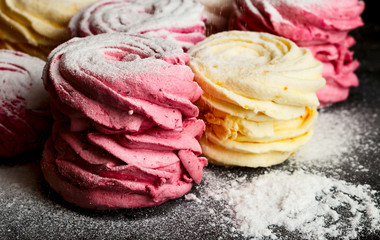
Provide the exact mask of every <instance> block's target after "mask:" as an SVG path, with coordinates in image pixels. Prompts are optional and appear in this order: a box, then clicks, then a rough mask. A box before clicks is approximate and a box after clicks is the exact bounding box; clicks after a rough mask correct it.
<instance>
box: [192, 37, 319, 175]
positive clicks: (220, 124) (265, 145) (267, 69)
mask: <svg viewBox="0 0 380 240" xmlns="http://www.w3.org/2000/svg"><path fill="white" fill-rule="evenodd" d="M189 54H190V55H191V61H190V64H189V66H190V67H191V68H192V70H193V71H194V73H195V80H196V81H197V82H198V84H199V85H200V86H201V88H202V89H203V91H204V92H205V93H204V94H203V96H202V97H201V99H200V101H199V107H200V109H201V111H202V114H203V116H204V119H205V121H206V126H207V127H206V133H205V136H204V137H203V138H202V139H201V145H202V149H203V153H204V154H205V155H206V156H208V157H209V158H210V161H211V162H213V163H216V164H223V165H238V166H249V167H259V166H270V165H273V164H277V163H280V162H283V161H284V160H286V159H287V158H288V157H289V156H290V155H291V154H292V153H293V152H294V151H296V149H297V148H299V147H300V146H301V145H302V144H304V143H305V142H306V141H307V140H308V139H309V138H310V136H311V134H312V132H313V125H314V122H315V120H316V117H317V114H318V113H317V111H316V107H317V106H318V105H319V101H318V98H317V96H316V94H315V92H316V91H317V90H319V89H321V88H322V87H323V86H324V84H325V79H324V78H323V77H322V75H321V71H322V64H321V63H320V62H318V61H317V60H315V59H314V58H313V56H312V54H311V52H310V51H309V50H307V49H304V48H299V47H298V46H297V45H296V44H295V43H293V42H292V41H290V40H287V39H285V38H282V37H277V36H274V35H271V34H266V33H255V32H242V31H231V32H222V33H219V34H215V35H212V36H211V37H209V38H207V39H206V40H204V41H202V42H200V43H198V44H197V45H196V46H194V47H193V48H192V49H190V51H189Z"/></svg>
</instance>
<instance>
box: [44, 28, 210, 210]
mask: <svg viewBox="0 0 380 240" xmlns="http://www.w3.org/2000/svg"><path fill="white" fill-rule="evenodd" d="M188 61H189V57H188V56H187V55H186V54H185V53H184V52H183V50H182V49H181V48H180V47H179V46H177V45H175V44H172V43H171V42H168V41H165V40H162V39H160V38H152V37H148V36H144V35H128V34H124V33H111V34H100V35H96V36H90V37H86V38H74V39H72V40H70V41H68V42H66V43H64V44H62V45H60V46H59V47H57V48H56V49H55V50H54V51H53V52H52V53H51V54H50V56H49V58H48V63H47V65H46V67H45V70H44V74H43V80H44V84H45V87H46V88H47V90H48V92H49V93H50V95H51V99H52V111H53V115H54V117H55V120H56V121H55V124H54V127H53V135H52V136H51V138H50V139H49V140H48V142H47V144H46V146H45V150H44V154H43V159H42V162H41V166H42V170H43V173H44V176H45V179H46V180H47V182H48V183H49V184H50V185H51V187H52V188H53V189H54V190H55V191H57V192H58V193H59V194H61V195H62V196H63V198H64V199H65V200H67V201H69V202H72V203H74V204H76V205H78V206H81V207H85V208H96V209H110V208H135V207H146V206H154V205H158V204H161V203H163V202H165V201H167V200H169V199H173V198H178V197H180V196H182V195H184V194H185V193H187V192H188V191H190V189H191V187H192V185H193V183H199V182H200V181H201V178H202V169H203V167H204V166H206V165H207V160H206V159H205V158H202V157H198V155H199V154H201V148H200V145H199V143H198V141H197V139H198V138H199V137H200V136H201V135H202V133H203V131H204V128H205V126H204V123H203V121H202V120H198V119H196V117H197V115H198V108H197V107H196V106H195V105H194V104H193V102H194V101H196V100H197V99H198V98H199V97H200V96H201V94H202V90H201V89H200V88H199V86H198V85H197V84H196V83H195V82H194V81H193V73H192V71H191V69H190V68H189V67H188V66H186V63H187V62H188Z"/></svg>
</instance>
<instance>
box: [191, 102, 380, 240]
mask: <svg viewBox="0 0 380 240" xmlns="http://www.w3.org/2000/svg"><path fill="white" fill-rule="evenodd" d="M376 121H378V116H377V114H376V113H371V112H365V111H361V109H360V108H358V109H355V108H353V109H351V110H350V111H347V110H331V109H328V108H327V109H321V110H320V116H319V119H318V121H317V124H316V126H315V129H316V131H315V134H314V136H313V138H312V139H311V140H310V142H309V143H307V144H306V145H305V146H304V147H303V148H302V149H301V150H300V151H298V152H297V153H296V154H295V155H294V156H293V157H292V158H291V159H289V160H288V161H287V162H285V164H284V165H283V166H279V167H277V168H276V169H274V168H269V169H266V170H265V171H264V173H260V171H259V172H257V173H256V174H253V175H256V176H255V177H252V174H251V173H248V172H246V174H243V175H241V174H240V177H236V174H234V173H229V174H217V172H218V171H209V170H208V169H206V172H205V174H204V180H203V184H204V185H203V187H202V188H201V190H200V197H199V198H197V197H196V196H192V198H188V200H193V201H196V202H197V203H198V204H199V203H202V204H203V205H205V206H206V205H207V204H210V202H213V201H214V202H215V201H216V202H218V204H217V205H219V206H221V207H220V208H221V209H223V210H222V215H223V217H220V212H214V208H215V206H213V207H212V208H213V209H212V210H211V211H210V212H211V214H212V216H213V218H214V221H219V223H218V224H220V225H225V228H227V227H229V225H230V223H233V225H234V227H233V228H232V229H231V227H229V231H231V232H233V231H234V232H236V233H242V234H243V235H244V236H246V237H254V238H272V239H273V238H277V237H283V236H289V232H291V234H290V235H292V236H293V235H298V236H299V237H300V238H303V239H304V238H307V239H325V238H334V237H341V236H345V238H349V239H355V238H358V236H359V234H360V233H363V232H367V233H368V232H375V231H377V232H378V231H380V206H379V204H380V202H379V200H378V199H377V198H376V196H377V197H378V194H379V192H378V191H376V190H373V189H372V188H371V187H370V186H369V185H366V184H353V183H350V182H347V181H344V180H341V175H344V173H345V172H344V171H346V170H347V168H348V169H351V170H350V172H351V171H352V172H358V171H359V172H360V173H359V174H363V173H365V172H368V171H369V169H368V168H367V166H368V164H367V166H366V164H365V162H363V161H362V159H361V158H360V157H359V156H360V154H358V149H359V150H360V152H361V154H365V153H366V152H367V151H368V152H370V153H371V154H372V155H373V154H374V155H375V156H376V155H377V156H380V150H379V149H380V147H379V144H380V143H379V142H377V141H376V139H377V136H379V133H380V130H379V129H380V127H374V126H376V124H375V123H376ZM363 156H364V155H363ZM375 158H376V157H375ZM372 159H373V156H372ZM220 171H223V169H220ZM253 171H255V170H253ZM250 176H251V178H250Z"/></svg>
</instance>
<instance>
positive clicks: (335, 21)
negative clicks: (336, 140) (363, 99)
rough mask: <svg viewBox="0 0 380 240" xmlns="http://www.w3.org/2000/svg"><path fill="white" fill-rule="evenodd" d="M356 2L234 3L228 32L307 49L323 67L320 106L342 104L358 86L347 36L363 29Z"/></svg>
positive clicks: (282, 0)
mask: <svg viewBox="0 0 380 240" xmlns="http://www.w3.org/2000/svg"><path fill="white" fill-rule="evenodd" d="M363 10H364V2H363V1H360V0H336V1H328V0H294V1H289V0H265V1H264V0H235V3H234V11H233V14H232V17H231V19H230V22H229V29H231V30H232V29H235V30H236V29H237V30H244V31H262V32H268V33H272V34H276V35H279V36H282V37H285V38H288V39H290V40H292V41H294V42H296V43H297V45H299V46H301V47H306V48H309V49H310V50H311V51H312V53H313V54H314V57H315V58H316V59H318V60H319V61H321V62H322V63H323V65H324V69H323V73H322V74H323V77H324V78H325V79H326V81H327V83H326V86H325V87H324V88H323V89H321V90H319V91H318V92H317V96H318V98H319V100H320V102H321V104H322V105H326V104H329V103H333V102H338V101H343V100H345V99H346V98H347V97H348V94H349V88H350V87H356V86H358V84H359V81H358V78H357V77H356V75H355V73H354V71H355V70H356V69H357V68H358V67H359V62H358V61H357V60H355V59H353V52H352V51H350V50H349V48H350V47H351V46H352V45H354V44H355V40H354V39H353V38H352V37H351V36H348V32H349V31H350V30H353V29H355V28H357V27H359V26H362V25H363V21H362V19H361V17H360V15H361V13H362V12H363Z"/></svg>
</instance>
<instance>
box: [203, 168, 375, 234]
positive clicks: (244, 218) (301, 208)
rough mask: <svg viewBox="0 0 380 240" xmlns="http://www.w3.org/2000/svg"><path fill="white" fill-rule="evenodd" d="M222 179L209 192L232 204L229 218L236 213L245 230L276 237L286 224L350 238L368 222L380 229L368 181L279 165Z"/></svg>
mask: <svg viewBox="0 0 380 240" xmlns="http://www.w3.org/2000/svg"><path fill="white" fill-rule="evenodd" d="M206 179H207V180H206V181H208V184H210V185H213V183H211V182H214V181H218V182H223V179H218V178H217V177H216V179H215V176H211V177H210V176H207V177H206ZM210 180H211V181H210ZM209 181H210V182H209ZM223 185H224V186H223V187H222V188H217V189H213V188H211V189H208V190H207V191H205V194H206V196H207V195H208V197H210V198H212V199H214V200H216V201H221V202H222V204H226V206H227V207H229V208H230V212H229V213H227V214H226V218H229V217H231V221H234V222H235V224H236V227H237V229H238V230H240V231H241V232H243V234H244V235H245V236H249V237H256V238H258V237H259V238H261V237H270V238H277V237H278V236H277V235H278V233H277V234H276V230H278V229H279V228H285V229H286V230H287V231H291V232H293V231H296V232H298V233H300V234H302V236H303V237H304V238H308V239H323V238H325V237H339V236H342V235H344V236H346V237H347V238H350V239H351V238H357V237H358V232H360V231H363V228H364V226H366V225H369V226H371V228H373V229H377V230H379V224H380V209H379V208H378V205H377V204H376V202H375V199H374V197H373V195H374V194H375V191H373V190H371V188H370V187H369V186H367V185H358V186H355V185H354V184H351V183H348V182H345V181H341V180H336V179H333V178H327V177H325V176H321V175H315V174H310V173H306V172H304V171H296V172H293V173H290V172H284V171H274V172H271V173H266V174H264V175H260V176H259V177H256V178H253V179H252V180H250V181H241V180H239V179H238V180H236V179H234V180H227V181H225V182H224V184H223Z"/></svg>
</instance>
